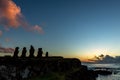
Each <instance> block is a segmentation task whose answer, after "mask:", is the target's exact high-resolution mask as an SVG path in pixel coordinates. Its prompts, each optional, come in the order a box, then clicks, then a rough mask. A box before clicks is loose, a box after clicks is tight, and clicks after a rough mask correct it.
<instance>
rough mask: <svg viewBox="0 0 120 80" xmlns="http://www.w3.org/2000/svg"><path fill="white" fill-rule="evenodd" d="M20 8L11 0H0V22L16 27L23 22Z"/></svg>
mask: <svg viewBox="0 0 120 80" xmlns="http://www.w3.org/2000/svg"><path fill="white" fill-rule="evenodd" d="M22 20H23V16H22V13H21V9H20V7H19V6H17V5H16V4H15V3H14V2H13V1H12V0H0V23H1V24H2V25H4V26H7V27H14V28H17V27H19V26H21V25H22V24H24V23H23V21H22Z"/></svg>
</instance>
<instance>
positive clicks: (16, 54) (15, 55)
mask: <svg viewBox="0 0 120 80" xmlns="http://www.w3.org/2000/svg"><path fill="white" fill-rule="evenodd" d="M18 53H19V47H16V48H15V51H14V55H13V57H18Z"/></svg>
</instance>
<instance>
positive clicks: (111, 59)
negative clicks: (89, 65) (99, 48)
mask: <svg viewBox="0 0 120 80" xmlns="http://www.w3.org/2000/svg"><path fill="white" fill-rule="evenodd" d="M95 58H96V59H89V60H90V61H93V62H95V63H120V56H116V57H113V56H110V55H103V54H101V55H100V56H98V57H95Z"/></svg>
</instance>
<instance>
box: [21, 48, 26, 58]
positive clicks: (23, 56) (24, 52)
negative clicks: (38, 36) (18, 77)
mask: <svg viewBox="0 0 120 80" xmlns="http://www.w3.org/2000/svg"><path fill="white" fill-rule="evenodd" d="M26 52H27V50H26V47H24V48H23V50H22V55H21V57H22V58H25V57H26Z"/></svg>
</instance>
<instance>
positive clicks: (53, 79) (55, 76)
mask: <svg viewBox="0 0 120 80" xmlns="http://www.w3.org/2000/svg"><path fill="white" fill-rule="evenodd" d="M30 80H65V74H64V73H55V72H54V73H51V74H49V75H46V76H38V77H34V78H32V79H30Z"/></svg>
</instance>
